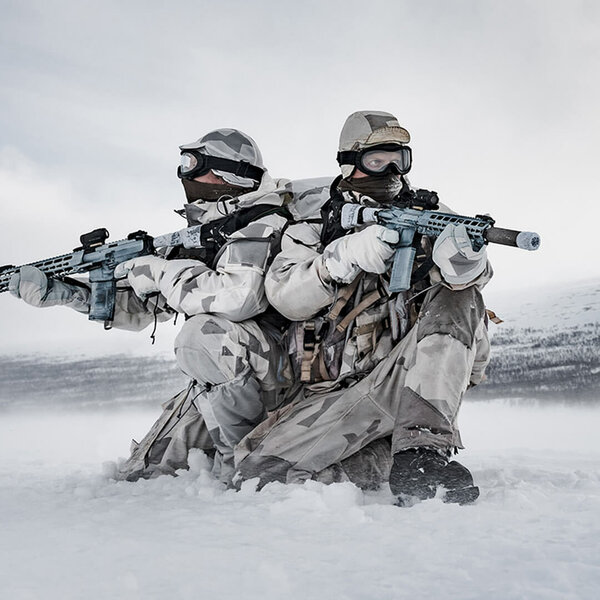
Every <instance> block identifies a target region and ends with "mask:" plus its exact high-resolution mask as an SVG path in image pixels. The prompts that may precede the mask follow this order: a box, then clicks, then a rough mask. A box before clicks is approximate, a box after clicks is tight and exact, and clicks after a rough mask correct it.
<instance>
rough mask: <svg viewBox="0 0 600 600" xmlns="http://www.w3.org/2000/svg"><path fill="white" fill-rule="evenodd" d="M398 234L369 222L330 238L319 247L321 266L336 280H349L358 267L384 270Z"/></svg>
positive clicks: (386, 267) (342, 281) (357, 270)
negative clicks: (342, 235) (357, 228)
mask: <svg viewBox="0 0 600 600" xmlns="http://www.w3.org/2000/svg"><path fill="white" fill-rule="evenodd" d="M398 239H399V234H398V232H397V231H394V230H393V229H388V228H387V227H383V225H375V224H373V225H369V226H368V227H365V228H364V229H362V230H361V231H358V232H356V233H351V234H349V235H346V236H344V237H341V238H338V239H337V240H334V241H333V242H331V243H330V244H329V245H328V246H327V247H326V248H325V250H324V251H323V260H324V264H325V267H326V268H327V270H328V271H329V274H330V275H331V277H332V278H333V279H334V280H335V281H338V282H340V283H350V282H351V281H352V280H353V279H354V278H355V277H356V276H357V275H358V274H359V273H360V271H365V272H367V273H385V272H386V271H387V269H388V267H389V263H388V261H389V259H390V258H391V257H392V255H393V254H394V248H393V246H392V244H396V243H397V242H398Z"/></svg>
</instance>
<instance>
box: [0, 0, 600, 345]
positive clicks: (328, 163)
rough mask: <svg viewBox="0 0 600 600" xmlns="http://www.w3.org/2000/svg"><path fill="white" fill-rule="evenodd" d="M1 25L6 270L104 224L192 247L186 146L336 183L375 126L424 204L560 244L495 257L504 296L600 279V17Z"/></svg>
mask: <svg viewBox="0 0 600 600" xmlns="http://www.w3.org/2000/svg"><path fill="white" fill-rule="evenodd" d="M0 11H1V13H0V14H1V19H0V68H1V72H2V80H1V81H2V85H1V88H0V202H1V207H2V208H1V210H2V213H1V214H2V219H1V222H2V225H3V228H2V231H3V233H2V236H1V237H0V264H5V263H6V264H8V263H10V264H22V263H26V262H31V261H34V260H37V259H40V258H44V257H47V256H53V255H57V254H62V253H64V252H67V251H70V250H71V249H72V248H73V247H75V245H76V244H77V243H78V238H79V235H80V234H81V233H83V232H86V231H89V230H91V229H95V228H96V227H99V226H103V227H106V228H108V229H109V231H110V232H111V237H112V239H119V238H121V237H123V236H125V235H126V234H127V233H128V232H130V231H134V230H138V229H146V230H147V231H149V232H150V233H152V234H160V233H165V232H167V231H170V230H173V229H178V228H180V227H181V226H183V225H184V223H183V222H182V221H181V220H180V218H179V217H177V216H176V215H175V214H174V213H173V209H175V208H178V207H179V206H181V205H182V203H183V200H184V196H183V191H182V189H181V185H180V183H179V180H178V179H177V177H176V175H175V170H176V165H177V163H178V155H179V152H178V148H177V146H178V145H180V144H182V143H185V142H190V141H193V140H195V139H197V138H198V137H199V136H201V135H202V134H204V133H205V132H206V131H208V130H210V129H214V128H218V127H235V128H239V129H242V130H244V131H246V132H247V133H249V134H250V135H251V136H252V137H254V138H255V139H256V141H257V142H258V144H259V145H260V147H261V149H262V152H263V156H264V159H265V163H266V165H267V167H268V168H269V171H270V173H271V174H272V175H273V176H276V177H288V178H303V177H316V176H322V175H335V174H337V164H336V162H335V154H336V151H337V141H338V136H339V131H340V128H341V126H342V124H343V122H344V120H345V118H346V116H347V115H348V114H350V113H351V112H354V111H355V110H365V109H373V110H384V111H388V112H392V113H394V114H395V115H397V117H398V118H399V120H400V122H401V124H402V125H404V126H405V127H406V128H407V129H408V130H409V131H410V132H411V135H412V138H413V141H412V143H411V146H412V148H413V157H414V167H413V171H412V173H411V181H412V183H413V184H414V185H417V186H419V187H426V188H429V189H434V190H436V191H437V192H438V193H439V195H440V197H441V198H442V201H443V202H445V203H446V204H448V205H450V206H451V207H452V208H453V209H454V210H456V211H457V212H459V213H463V214H476V213H490V214H492V215H493V216H494V217H495V218H496V221H497V224H498V225H499V226H501V227H509V228H515V229H530V230H536V231H538V232H539V233H540V234H541V235H542V249H541V250H539V251H538V252H535V253H533V252H532V253H529V252H523V251H519V250H515V249H509V248H503V247H498V246H494V247H490V249H489V255H490V258H491V260H492V262H493V264H494V267H495V271H496V276H495V278H494V280H493V282H492V283H491V284H490V286H489V288H488V297H491V298H492V299H493V298H495V297H500V294H502V293H504V294H506V293H509V292H510V293H511V294H512V295H513V297H518V295H519V294H527V293H529V292H528V290H529V288H532V289H537V288H538V287H540V286H543V285H545V284H547V283H554V282H564V284H565V285H569V282H572V281H575V280H580V279H587V278H596V279H597V278H598V276H599V274H600V267H599V266H598V260H597V254H598V252H597V247H598V244H597V241H596V240H597V239H598V233H597V230H596V229H595V225H596V223H599V222H600V209H599V208H598V204H599V199H598V191H597V185H596V182H595V177H596V173H597V172H598V168H599V167H598V165H599V163H600V160H599V159H600V151H599V149H598V148H599V147H600V146H599V144H600V115H599V111H598V106H599V105H600V94H599V89H600V82H599V76H598V75H599V72H600V4H599V3H598V2H595V1H594V0H589V1H583V0H564V1H556V0H554V1H552V0H535V1H532V0H529V1H527V0H518V1H513V0H502V1H498V0H458V1H456V0H431V1H427V0H419V1H417V0H414V1H406V0H405V1H403V0H386V1H383V0H371V1H369V2H364V1H356V0H343V1H337V0H331V1H318V0H315V1H313V0H303V1H302V2H292V1H286V0H254V1H248V0H239V1H233V0H218V1H217V0H215V1H204V0H195V1H191V0H179V1H178V2H167V1H158V0H144V1H141V0H128V1H127V2H123V1H118V2H117V1H114V0H98V1H86V2H82V1H77V0H64V1H61V0H45V1H42V0H40V1H31V0H14V1H11V0H0ZM66 313H69V314H66ZM171 329H173V328H169V331H170V330H171ZM0 330H1V332H2V333H1V340H0V351H6V350H10V349H13V348H17V347H19V348H21V347H22V348H25V347H27V348H31V347H35V348H38V349H40V350H45V351H48V352H53V351H57V350H59V349H60V348H61V347H62V346H63V345H64V344H65V343H67V340H68V343H69V344H72V346H71V347H81V348H83V347H85V345H86V344H90V343H92V344H93V345H94V346H95V347H100V346H101V345H103V344H104V345H107V347H110V346H111V344H112V345H113V346H115V347H116V344H117V343H118V344H119V347H126V346H127V344H129V343H131V344H132V345H134V346H135V345H136V344H137V345H139V343H140V342H139V337H137V336H131V335H128V334H121V333H119V332H112V333H110V334H109V333H105V332H103V331H101V328H100V327H98V326H97V325H94V324H89V325H88V324H87V323H85V319H84V318H83V317H81V315H78V314H74V313H72V311H68V310H67V309H62V308H59V309H47V310H36V309H33V308H29V307H26V306H22V303H18V302H17V301H16V300H14V299H13V298H11V297H9V295H8V294H3V295H2V297H0ZM169 335H171V333H169V334H165V335H163V340H166V339H168V337H169ZM167 345H168V344H167Z"/></svg>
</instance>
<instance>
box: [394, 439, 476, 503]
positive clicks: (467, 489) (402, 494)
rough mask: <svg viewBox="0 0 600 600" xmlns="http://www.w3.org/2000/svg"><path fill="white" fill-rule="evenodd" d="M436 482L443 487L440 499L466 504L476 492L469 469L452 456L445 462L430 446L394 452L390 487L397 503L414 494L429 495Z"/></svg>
mask: <svg viewBox="0 0 600 600" xmlns="http://www.w3.org/2000/svg"><path fill="white" fill-rule="evenodd" d="M439 486H441V487H444V488H445V490H446V494H445V496H444V497H443V501H444V502H455V503H458V504H470V503H471V502H475V500H477V497H478V496H479V488H478V487H477V486H476V485H474V484H473V476H472V475H471V473H470V472H469V470H468V469H467V468H466V467H464V466H463V465H461V464H460V463H458V462H456V461H454V460H453V461H452V462H448V459H447V458H446V457H445V456H443V455H441V454H440V453H439V452H438V451H437V450H435V449H433V448H410V449H408V450H402V451H401V452H397V453H396V454H395V455H394V464H393V465H392V470H391V473H390V489H391V490H392V493H393V494H394V495H395V496H397V497H398V505H399V506H406V505H407V504H411V503H412V501H413V499H414V498H416V499H417V500H426V499H428V498H433V497H434V496H435V494H436V490H437V488H438V487H439Z"/></svg>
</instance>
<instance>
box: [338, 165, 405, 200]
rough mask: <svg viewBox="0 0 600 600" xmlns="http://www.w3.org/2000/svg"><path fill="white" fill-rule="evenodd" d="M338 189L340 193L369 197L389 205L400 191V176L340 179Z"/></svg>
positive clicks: (393, 174)
mask: <svg viewBox="0 0 600 600" xmlns="http://www.w3.org/2000/svg"><path fill="white" fill-rule="evenodd" d="M338 187H339V188H340V190H342V191H350V192H358V193H360V194H364V195H365V196H369V198H373V200H375V201H376V202H379V203H380V204H389V203H390V202H391V201H392V200H394V198H396V196H397V195H398V194H399V193H400V190H401V189H402V176H401V175H397V174H396V173H388V174H387V175H385V176H383V177H358V178H355V179H342V181H340V184H339V186H338Z"/></svg>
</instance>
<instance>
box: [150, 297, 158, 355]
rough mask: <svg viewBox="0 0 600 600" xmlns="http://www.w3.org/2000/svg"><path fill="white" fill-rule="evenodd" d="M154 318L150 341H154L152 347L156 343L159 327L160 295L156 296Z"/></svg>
mask: <svg viewBox="0 0 600 600" xmlns="http://www.w3.org/2000/svg"><path fill="white" fill-rule="evenodd" d="M152 316H153V317H154V327H153V328H152V333H151V334H150V339H151V340H152V345H153V346H154V342H156V328H157V326H158V294H156V303H155V304H154V309H153V310H152Z"/></svg>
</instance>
